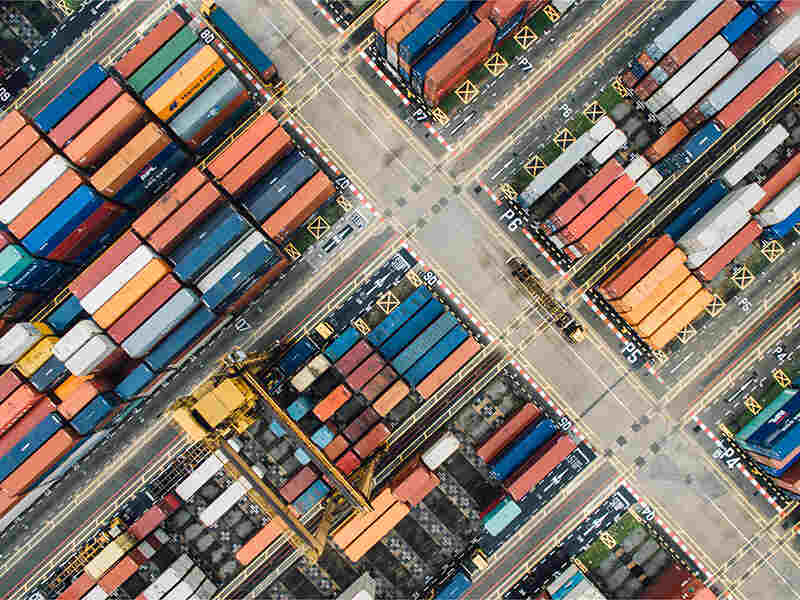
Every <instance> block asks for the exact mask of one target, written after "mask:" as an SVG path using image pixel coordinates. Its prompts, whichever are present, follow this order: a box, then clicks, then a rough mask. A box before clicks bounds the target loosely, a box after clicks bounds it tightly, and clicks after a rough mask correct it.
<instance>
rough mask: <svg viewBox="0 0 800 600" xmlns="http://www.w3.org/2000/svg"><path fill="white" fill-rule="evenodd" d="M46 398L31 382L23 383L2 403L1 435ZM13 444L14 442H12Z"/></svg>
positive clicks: (0, 410)
mask: <svg viewBox="0 0 800 600" xmlns="http://www.w3.org/2000/svg"><path fill="white" fill-rule="evenodd" d="M42 398H44V394H42V393H41V392H38V391H36V388H34V387H33V386H32V385H30V384H29V383H23V384H22V385H21V386H20V387H18V388H17V389H16V390H14V392H13V393H12V394H11V395H10V396H9V397H8V398H6V399H5V400H4V401H3V402H2V403H0V437H1V436H2V435H3V434H4V433H5V432H6V431H8V430H9V429H11V427H12V426H13V425H14V423H16V422H17V421H19V420H20V419H21V418H22V417H23V416H24V415H25V414H26V413H27V412H28V411H29V410H30V409H31V408H33V407H34V406H35V405H37V404H38V403H39V401H40V400H41V399H42ZM12 445H13V444H12Z"/></svg>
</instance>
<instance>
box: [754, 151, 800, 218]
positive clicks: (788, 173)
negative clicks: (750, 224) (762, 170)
mask: <svg viewBox="0 0 800 600" xmlns="http://www.w3.org/2000/svg"><path fill="white" fill-rule="evenodd" d="M798 175H800V153H797V154H795V155H794V156H793V157H792V158H790V159H789V160H788V161H786V162H785V163H783V164H782V165H781V166H780V167H779V168H778V169H777V170H775V171H774V172H773V173H772V174H771V175H770V177H769V178H768V179H767V180H766V181H764V182H763V183H762V184H761V189H762V190H764V197H763V198H762V199H761V200H759V201H758V203H756V205H755V206H753V208H752V209H751V212H754V213H758V212H760V211H761V210H762V209H763V208H764V207H765V206H767V205H768V204H769V203H770V201H771V200H772V199H773V198H775V197H776V196H777V195H778V194H779V193H780V192H781V191H782V190H783V189H784V188H786V186H788V185H789V183H791V182H792V181H793V180H794V179H795V178H796V177H797V176H798Z"/></svg>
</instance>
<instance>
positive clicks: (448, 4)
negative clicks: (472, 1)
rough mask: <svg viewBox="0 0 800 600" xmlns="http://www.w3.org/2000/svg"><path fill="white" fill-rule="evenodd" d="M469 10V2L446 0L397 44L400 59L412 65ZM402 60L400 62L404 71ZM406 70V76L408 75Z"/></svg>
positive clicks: (399, 64)
mask: <svg viewBox="0 0 800 600" xmlns="http://www.w3.org/2000/svg"><path fill="white" fill-rule="evenodd" d="M468 11H469V3H468V2H463V0H444V2H443V3H442V4H441V5H439V7H438V8H437V9H436V10H434V11H433V12H432V13H431V14H430V15H428V17H427V18H426V19H425V20H424V21H422V23H420V24H419V25H417V27H416V28H415V29H414V31H412V32H411V33H409V34H408V35H407V36H406V37H404V38H403V40H402V41H401V42H400V43H399V44H398V45H397V55H398V56H399V57H400V60H401V61H402V62H404V63H405V64H406V65H408V66H409V67H411V65H413V64H414V63H415V62H417V61H418V60H419V59H420V58H422V55H423V54H425V52H427V51H428V50H429V49H430V48H432V47H433V46H434V45H435V44H436V43H437V42H438V41H439V40H441V39H442V38H443V37H444V36H445V35H447V33H448V32H449V31H450V30H451V29H452V28H453V27H454V26H455V25H456V23H457V22H458V21H459V20H460V19H461V18H462V17H463V16H464V15H466V14H467V12H468ZM402 62H398V66H400V70H401V71H403V70H404V69H403V67H402ZM408 75H409V73H408V72H406V73H405V76H406V77H408Z"/></svg>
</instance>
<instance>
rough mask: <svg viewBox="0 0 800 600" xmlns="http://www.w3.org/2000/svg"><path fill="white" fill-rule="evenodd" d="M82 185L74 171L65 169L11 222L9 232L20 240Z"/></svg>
mask: <svg viewBox="0 0 800 600" xmlns="http://www.w3.org/2000/svg"><path fill="white" fill-rule="evenodd" d="M82 183H83V177H81V176H80V175H79V174H78V173H77V172H76V171H73V170H72V169H67V170H66V171H65V172H64V173H63V174H62V175H61V176H60V177H59V178H58V179H56V180H55V181H54V182H53V184H52V185H51V186H50V187H48V188H47V189H46V190H45V191H44V192H43V193H41V194H39V196H38V197H37V198H36V199H35V200H34V201H33V202H31V203H30V204H29V205H28V206H27V207H25V209H24V210H23V211H22V212H21V213H20V214H18V215H17V216H16V218H15V219H14V220H13V221H11V223H10V224H9V226H8V229H9V231H11V233H13V234H14V235H15V236H17V239H20V240H21V239H22V238H24V237H25V236H26V235H28V234H29V233H30V232H31V231H32V230H33V228H34V227H36V226H37V225H38V224H39V223H41V222H42V220H43V219H44V218H45V217H46V216H47V215H49V214H50V213H51V212H52V211H53V209H55V208H56V207H57V206H58V205H59V204H61V201H62V200H64V199H65V198H66V197H67V196H69V195H70V194H71V193H72V192H74V191H75V190H76V189H78V186H80V185H81V184H82Z"/></svg>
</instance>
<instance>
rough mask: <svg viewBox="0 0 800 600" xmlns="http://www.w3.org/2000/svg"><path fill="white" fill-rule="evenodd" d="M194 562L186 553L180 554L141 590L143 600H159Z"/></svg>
mask: <svg viewBox="0 0 800 600" xmlns="http://www.w3.org/2000/svg"><path fill="white" fill-rule="evenodd" d="M193 566H194V563H193V562H192V559H191V558H189V556H188V555H187V554H181V555H180V556H179V557H178V558H177V559H176V560H175V561H174V562H173V563H172V564H171V565H170V566H169V567H168V568H167V569H164V570H163V572H162V573H161V575H159V576H158V578H157V579H156V580H155V581H153V582H152V583H151V584H150V585H149V586H147V589H146V590H145V591H144V592H142V597H143V598H144V599H145V600H159V599H160V598H162V597H163V596H164V595H165V594H166V593H167V592H169V590H171V589H172V588H173V587H175V585H176V584H177V583H178V582H179V581H180V580H181V579H182V578H183V577H184V575H186V573H188V572H189V571H190V570H191V569H192V567H193Z"/></svg>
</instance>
